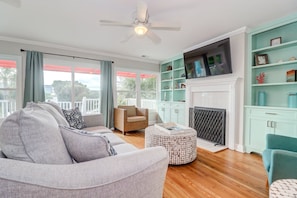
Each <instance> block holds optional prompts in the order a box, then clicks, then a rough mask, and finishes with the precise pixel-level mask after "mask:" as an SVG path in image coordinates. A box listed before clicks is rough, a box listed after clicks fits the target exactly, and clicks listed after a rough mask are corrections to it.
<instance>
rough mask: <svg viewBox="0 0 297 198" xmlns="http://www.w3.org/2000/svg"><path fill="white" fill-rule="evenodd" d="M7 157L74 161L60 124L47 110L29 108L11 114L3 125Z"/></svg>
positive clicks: (0, 141) (0, 143)
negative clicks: (62, 134) (67, 147)
mask: <svg viewBox="0 0 297 198" xmlns="http://www.w3.org/2000/svg"><path fill="white" fill-rule="evenodd" d="M0 147H1V150H2V152H3V153H4V154H5V156H6V157H7V158H10V159H15V160H21V161H28V162H35V163H41V164H71V163H72V159H71V157H70V155H69V154H68V151H67V149H66V146H65V144H64V141H63V138H62V136H61V133H60V130H59V127H58V123H57V122H56V120H55V118H54V117H53V116H52V115H51V114H50V113H48V112H47V111H46V110H43V109H41V108H36V107H28V108H24V109H22V110H19V111H16V112H14V113H13V114H11V115H10V116H8V117H7V118H6V119H5V120H4V121H3V123H2V125H1V128H0Z"/></svg>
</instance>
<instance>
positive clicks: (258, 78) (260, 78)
mask: <svg viewBox="0 0 297 198" xmlns="http://www.w3.org/2000/svg"><path fill="white" fill-rule="evenodd" d="M264 79H265V73H264V72H261V73H260V74H259V75H258V76H256V80H257V82H258V84H263V83H264Z"/></svg>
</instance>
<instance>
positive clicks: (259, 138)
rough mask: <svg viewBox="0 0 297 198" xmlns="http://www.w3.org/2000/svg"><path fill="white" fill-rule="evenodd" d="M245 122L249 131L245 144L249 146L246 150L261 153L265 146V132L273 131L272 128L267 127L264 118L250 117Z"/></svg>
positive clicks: (266, 121)
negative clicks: (247, 121)
mask: <svg viewBox="0 0 297 198" xmlns="http://www.w3.org/2000/svg"><path fill="white" fill-rule="evenodd" d="M247 124H249V127H248V128H249V131H248V134H247V140H246V144H247V146H248V147H250V148H249V149H248V150H250V151H255V152H258V153H262V152H263V150H264V149H265V147H266V141H265V140H266V134H268V133H274V131H273V128H271V127H268V120H267V119H266V118H259V117H251V118H250V120H249V123H247Z"/></svg>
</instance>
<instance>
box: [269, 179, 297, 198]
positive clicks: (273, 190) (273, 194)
mask: <svg viewBox="0 0 297 198" xmlns="http://www.w3.org/2000/svg"><path fill="white" fill-rule="evenodd" d="M269 197H270V198H289V197H297V179H280V180H276V181H274V182H273V183H272V184H271V185H270V188H269Z"/></svg>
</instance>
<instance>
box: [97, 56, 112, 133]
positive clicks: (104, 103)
mask: <svg viewBox="0 0 297 198" xmlns="http://www.w3.org/2000/svg"><path fill="white" fill-rule="evenodd" d="M100 64H101V69H100V70H101V77H100V79H101V82H100V83H101V84H100V85H101V113H102V114H103V118H104V123H105V126H106V127H108V128H113V127H114V122H113V111H114V110H113V109H114V102H113V89H112V87H113V86H112V85H113V80H112V76H113V75H112V62H111V61H101V63H100Z"/></svg>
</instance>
